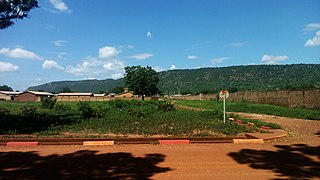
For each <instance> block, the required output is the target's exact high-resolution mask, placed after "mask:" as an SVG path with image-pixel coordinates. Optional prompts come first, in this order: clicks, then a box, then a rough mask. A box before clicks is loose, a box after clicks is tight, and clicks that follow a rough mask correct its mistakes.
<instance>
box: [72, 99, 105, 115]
mask: <svg viewBox="0 0 320 180" xmlns="http://www.w3.org/2000/svg"><path fill="white" fill-rule="evenodd" d="M78 109H79V110H80V111H81V113H82V117H83V118H92V117H102V115H103V109H102V108H93V107H92V106H90V104H89V103H88V102H84V101H80V102H79V103H78Z"/></svg>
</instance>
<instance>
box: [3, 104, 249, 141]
mask: <svg viewBox="0 0 320 180" xmlns="http://www.w3.org/2000/svg"><path fill="white" fill-rule="evenodd" d="M1 107H2V109H3V111H2V114H3V115H2V116H1V117H0V134H35V135H41V136H52V135H59V134H64V133H66V132H68V133H71V134H72V133H77V134H79V133H80V134H83V135H90V134H124V135H129V134H137V135H143V136H150V135H173V136H192V137H194V136H196V137H208V136H235V135H237V134H239V133H243V132H252V131H253V130H254V129H253V128H250V127H247V126H241V125H238V124H235V123H231V122H227V123H226V124H224V123H223V120H222V118H223V114H222V112H221V111H220V110H217V111H204V112H198V111H188V110H181V109H179V110H176V109H175V108H174V106H173V105H172V104H171V103H170V102H167V101H137V100H132V101H125V100H114V101H104V102H66V103H65V102H57V103H56V104H55V105H54V107H53V108H51V109H50V108H44V107H43V106H42V104H41V103H17V102H0V108H1ZM4 107H5V108H4Z"/></svg>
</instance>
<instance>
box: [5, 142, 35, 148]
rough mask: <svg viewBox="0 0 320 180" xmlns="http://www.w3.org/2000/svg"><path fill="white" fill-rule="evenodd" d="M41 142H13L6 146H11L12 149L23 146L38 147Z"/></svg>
mask: <svg viewBox="0 0 320 180" xmlns="http://www.w3.org/2000/svg"><path fill="white" fill-rule="evenodd" d="M38 145H39V142H37V141H36V142H30V141H29V142H23V141H22V142H17V141H15V142H14V141H11V142H7V143H6V146H10V147H18V146H19V147H21V146H38Z"/></svg>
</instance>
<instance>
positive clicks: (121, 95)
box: [114, 92, 134, 98]
mask: <svg viewBox="0 0 320 180" xmlns="http://www.w3.org/2000/svg"><path fill="white" fill-rule="evenodd" d="M114 97H116V98H130V97H134V94H133V93H131V92H124V93H121V94H118V95H115V96H114Z"/></svg>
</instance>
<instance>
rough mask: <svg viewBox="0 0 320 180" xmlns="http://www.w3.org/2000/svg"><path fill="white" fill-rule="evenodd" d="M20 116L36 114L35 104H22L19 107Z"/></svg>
mask: <svg viewBox="0 0 320 180" xmlns="http://www.w3.org/2000/svg"><path fill="white" fill-rule="evenodd" d="M20 110H21V115H22V116H35V115H36V114H37V107H36V106H27V105H25V106H22V107H21V108H20Z"/></svg>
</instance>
